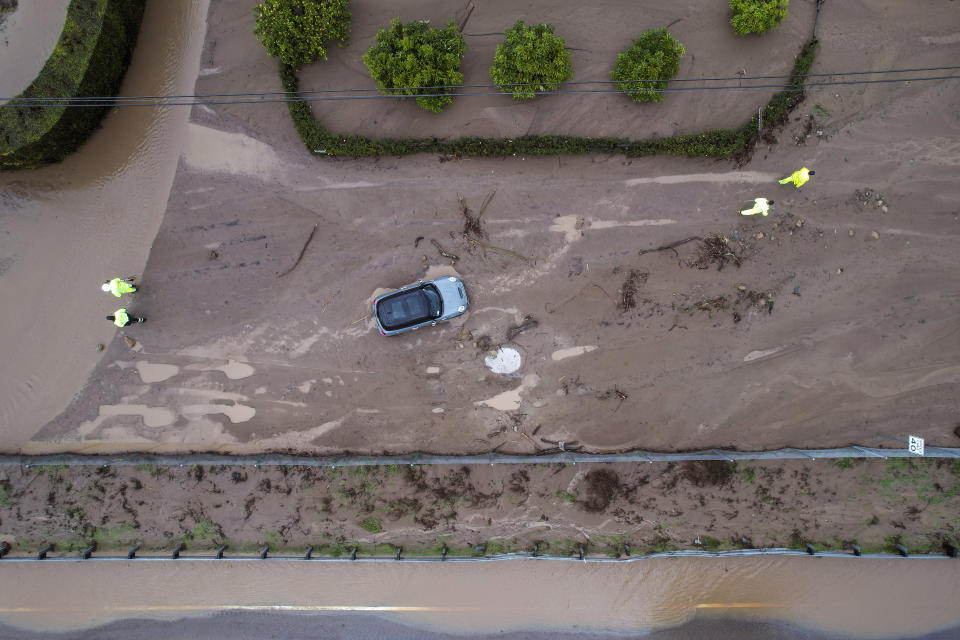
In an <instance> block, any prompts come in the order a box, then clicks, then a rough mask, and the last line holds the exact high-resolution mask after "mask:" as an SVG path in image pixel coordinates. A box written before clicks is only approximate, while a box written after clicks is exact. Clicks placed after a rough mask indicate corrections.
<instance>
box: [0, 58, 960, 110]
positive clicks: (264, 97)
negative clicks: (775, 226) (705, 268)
mask: <svg viewBox="0 0 960 640" xmlns="http://www.w3.org/2000/svg"><path fill="white" fill-rule="evenodd" d="M956 69H960V66H944V67H915V68H907V69H880V70H874V71H846V72H835V73H810V74H796V75H794V74H787V75H768V76H767V75H765V76H724V77H708V78H674V79H672V80H669V82H671V83H678V82H716V81H721V82H724V81H736V82H737V83H738V84H737V86H733V85H715V86H701V87H674V86H668V87H663V88H657V89H648V90H650V91H655V92H657V93H666V92H683V91H727V92H749V91H761V90H762V91H767V90H770V89H779V90H790V89H800V88H809V87H819V86H833V87H843V86H846V85H853V86H859V85H869V84H890V83H897V82H903V83H907V82H928V81H934V80H955V79H958V78H960V75H946V76H944V75H938V76H923V77H916V76H914V77H907V78H873V79H868V80H836V81H823V82H797V83H788V84H786V85H783V84H747V85H743V82H744V81H745V80H767V79H780V78H791V79H792V78H814V77H817V78H820V77H837V76H853V75H875V74H902V73H916V72H925V71H949V70H956ZM666 81H667V80H660V79H642V80H632V81H629V82H623V81H617V80H581V81H571V82H564V83H558V86H560V85H562V86H583V85H598V84H599V85H609V84H619V85H623V84H641V83H646V82H666ZM500 86H506V87H516V88H518V89H524V90H523V93H532V94H534V95H592V94H606V93H611V94H624V93H629V91H627V90H624V89H619V88H617V89H550V90H543V91H526V90H525V88H526V87H528V86H531V85H527V84H517V85H513V84H509V85H496V84H470V85H435V86H427V87H395V88H390V89H386V90H387V91H391V93H389V94H381V93H375V92H380V91H382V89H380V88H357V89H315V90H304V91H297V92H287V91H266V92H247V93H214V94H192V95H188V94H182V95H169V96H157V95H153V96H93V97H91V96H77V97H73V98H68V97H42V98H37V97H35V98H0V100H10V101H12V102H7V103H3V104H0V108H2V107H8V108H9V107H24V106H29V107H31V108H44V107H49V108H59V107H120V106H193V105H224V104H256V103H276V102H291V101H300V100H303V101H306V102H322V101H340V100H370V99H396V98H398V97H400V98H402V97H415V98H420V97H471V96H490V95H504V94H508V93H510V92H509V91H507V92H504V91H502V90H500V89H499V87H500ZM537 86H540V85H537ZM471 88H497V90H495V91H468V92H458V91H444V90H446V89H471ZM424 90H440V91H439V92H437V93H421V92H422V91H424ZM398 91H411V92H416V93H411V94H397V93H393V92H398ZM357 93H361V94H369V95H355V94H357ZM330 94H334V95H330ZM277 96H279V97H277Z"/></svg>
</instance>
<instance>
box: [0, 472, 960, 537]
mask: <svg viewBox="0 0 960 640" xmlns="http://www.w3.org/2000/svg"><path fill="white" fill-rule="evenodd" d="M958 514H960V462H957V461H951V460H912V459H901V460H888V461H882V460H876V461H874V460H852V459H846V458H844V459H838V460H835V461H831V462H828V461H798V460H794V461H776V462H771V463H757V462H739V463H727V462H717V461H691V462H684V463H668V464H645V463H639V464H580V465H565V464H555V465H517V466H515V467H511V468H501V467H497V468H494V467H487V466H472V467H466V466H457V467H450V466H399V465H395V466H381V467H354V468H339V469H321V468H313V467H249V466H246V467H206V466H194V467H173V468H171V467H160V466H151V465H143V466H141V467H84V468H77V467H58V466H36V467H30V468H19V469H10V470H3V471H2V472H0V539H2V540H5V541H7V542H9V543H10V545H11V553H12V554H13V555H18V554H30V553H35V552H36V550H37V549H39V548H40V547H42V546H45V545H46V544H48V543H50V544H54V545H55V552H54V553H53V554H51V555H57V554H64V555H76V552H77V551H78V550H79V549H83V548H87V547H88V546H90V545H91V544H93V545H96V546H97V547H98V548H99V549H100V551H110V550H117V551H120V550H122V551H126V549H128V548H129V547H130V546H131V545H133V544H140V545H141V552H142V553H148V552H151V551H154V552H160V551H165V552H169V550H170V549H172V548H173V547H174V546H175V545H176V544H178V543H180V542H184V543H185V545H186V547H185V553H194V552H196V553H207V554H209V552H210V550H213V549H216V548H217V547H219V546H220V545H224V544H225V545H228V549H229V550H230V551H231V552H247V553H249V552H253V551H255V550H257V549H259V548H260V547H262V546H263V545H269V546H270V548H271V550H272V551H273V552H283V551H289V552H297V553H302V551H303V549H304V548H306V547H307V546H313V547H314V549H315V553H316V554H318V555H320V554H328V555H334V556H337V555H341V554H347V553H349V552H350V550H351V549H352V548H353V547H359V552H360V553H361V554H381V555H387V556H391V555H393V554H394V553H395V550H396V547H403V549H404V553H405V554H437V553H439V551H440V549H441V547H442V546H444V545H445V546H447V547H448V549H449V553H451V554H454V555H482V554H487V555H490V554H496V553H504V552H510V551H529V550H532V549H533V548H534V545H535V544H536V545H538V548H539V551H540V552H541V553H545V554H552V555H572V554H575V553H578V552H579V547H580V546H581V545H582V546H583V547H584V549H585V551H586V553H588V554H594V555H610V556H617V555H620V554H622V553H624V544H627V545H629V546H630V550H631V552H632V553H633V554H641V553H650V552H657V551H663V550H668V549H698V548H699V549H706V550H715V549H730V548H740V547H742V546H749V545H752V546H755V547H792V548H804V547H805V545H806V544H807V543H811V544H813V545H814V546H815V547H816V548H818V549H837V550H840V549H849V548H850V544H851V543H854V542H855V543H857V544H859V545H861V547H862V549H863V551H864V552H870V551H892V550H893V549H894V547H895V545H896V544H903V545H905V546H906V547H907V548H908V549H910V551H911V552H912V553H923V552H932V553H941V552H943V551H944V550H945V549H946V548H947V547H945V544H952V545H954V546H957V543H958V539H960V516H958ZM697 541H699V543H698V542H697Z"/></svg>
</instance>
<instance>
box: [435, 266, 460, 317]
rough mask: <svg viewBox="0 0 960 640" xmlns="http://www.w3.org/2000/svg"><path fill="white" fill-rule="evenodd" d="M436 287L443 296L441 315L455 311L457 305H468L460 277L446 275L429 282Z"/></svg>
mask: <svg viewBox="0 0 960 640" xmlns="http://www.w3.org/2000/svg"><path fill="white" fill-rule="evenodd" d="M431 283H432V284H433V286H435V287H436V288H437V290H438V291H439V292H440V295H441V296H442V297H443V315H447V314H450V313H457V309H458V308H459V307H467V306H469V304H468V302H467V289H466V287H464V286H463V281H462V280H460V278H454V277H453V276H448V277H445V278H437V279H436V280H433V281H432V282H431Z"/></svg>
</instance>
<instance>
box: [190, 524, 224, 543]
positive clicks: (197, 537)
mask: <svg viewBox="0 0 960 640" xmlns="http://www.w3.org/2000/svg"><path fill="white" fill-rule="evenodd" d="M190 539H191V540H193V541H195V542H209V543H216V542H217V541H218V540H219V539H220V532H219V531H218V530H217V525H215V524H214V523H213V522H211V521H210V520H207V519H206V518H199V519H197V526H195V527H194V528H193V530H192V531H190Z"/></svg>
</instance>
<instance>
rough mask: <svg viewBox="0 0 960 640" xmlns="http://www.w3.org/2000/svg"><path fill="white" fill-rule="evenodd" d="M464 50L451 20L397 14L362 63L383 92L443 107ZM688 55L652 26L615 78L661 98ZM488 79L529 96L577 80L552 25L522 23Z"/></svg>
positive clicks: (651, 98)
mask: <svg viewBox="0 0 960 640" xmlns="http://www.w3.org/2000/svg"><path fill="white" fill-rule="evenodd" d="M465 51H466V45H465V43H464V40H463V36H462V35H461V34H460V31H459V30H458V29H457V25H456V24H455V23H454V22H453V21H451V22H449V23H448V24H447V25H446V26H445V27H442V28H438V27H431V26H430V25H429V23H428V22H426V21H424V20H421V21H417V22H411V23H408V24H402V23H401V22H400V20H399V19H396V20H394V21H393V22H391V23H390V28H389V29H382V30H380V32H379V33H377V38H376V44H374V46H372V47H370V49H369V51H367V53H365V54H364V56H363V63H364V64H365V65H366V66H367V68H368V69H369V70H370V75H371V76H372V77H373V79H374V80H376V82H377V86H379V87H380V89H381V91H382V92H383V93H384V94H386V95H395V96H415V97H416V99H417V104H419V105H420V106H421V107H423V108H424V109H427V110H429V111H434V112H440V111H441V110H442V109H443V107H445V106H446V105H448V104H451V103H452V102H453V98H452V97H451V96H450V94H451V93H452V92H453V91H454V90H455V89H456V88H457V87H459V86H460V85H462V84H463V74H462V73H460V63H461V61H462V59H463V54H464V52H465ZM683 54H684V48H683V45H682V44H680V43H679V42H677V41H676V40H675V39H674V38H673V37H672V36H671V35H670V34H669V33H668V32H667V30H666V29H658V30H656V31H647V32H644V33H643V34H642V35H641V36H640V38H638V39H637V41H636V42H634V44H633V46H632V47H630V49H628V50H627V51H625V52H623V53H621V54H620V55H619V57H618V58H617V63H616V66H615V67H614V69H613V71H611V72H610V76H611V78H612V79H613V80H615V81H616V85H617V88H618V89H620V90H621V91H624V92H626V94H627V95H628V96H630V98H631V99H633V100H635V101H637V102H660V101H662V100H663V96H662V95H661V94H660V93H659V92H658V90H659V89H663V88H664V87H666V86H667V84H669V80H670V79H671V78H673V76H675V75H676V74H677V70H678V69H679V68H680V58H681V57H682V56H683ZM490 77H491V78H492V80H493V83H494V84H495V85H496V86H497V87H498V88H499V89H500V90H501V91H503V92H504V93H510V94H512V95H513V97H514V98H516V99H517V100H528V99H531V98H533V97H535V96H536V95H537V93H538V92H544V91H551V90H555V89H557V88H558V87H559V85H560V83H562V82H564V81H566V80H570V79H571V78H573V65H572V64H571V62H570V52H569V51H567V50H566V48H565V47H564V43H563V38H560V37H558V36H556V35H554V30H553V26H552V25H548V24H538V25H535V26H528V25H525V24H524V23H523V21H522V20H518V21H517V22H516V24H514V25H513V26H512V27H511V28H509V29H507V30H506V32H505V33H504V42H503V44H501V45H500V46H498V47H497V51H496V53H495V54H494V56H493V66H492V67H490Z"/></svg>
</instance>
